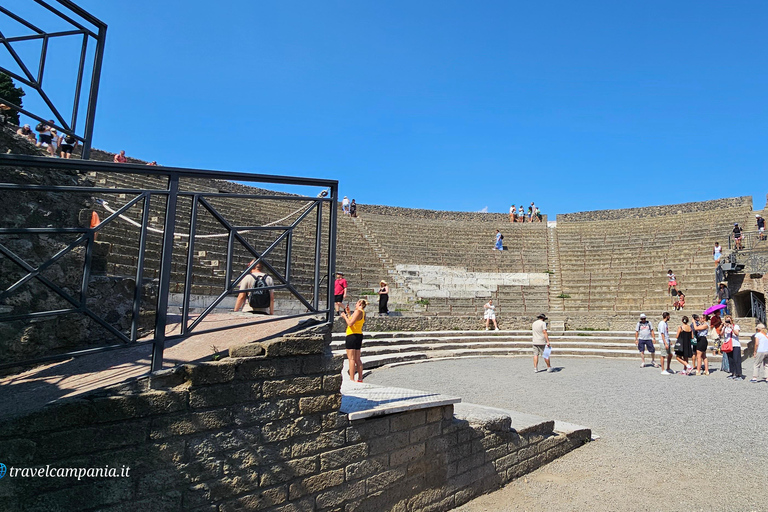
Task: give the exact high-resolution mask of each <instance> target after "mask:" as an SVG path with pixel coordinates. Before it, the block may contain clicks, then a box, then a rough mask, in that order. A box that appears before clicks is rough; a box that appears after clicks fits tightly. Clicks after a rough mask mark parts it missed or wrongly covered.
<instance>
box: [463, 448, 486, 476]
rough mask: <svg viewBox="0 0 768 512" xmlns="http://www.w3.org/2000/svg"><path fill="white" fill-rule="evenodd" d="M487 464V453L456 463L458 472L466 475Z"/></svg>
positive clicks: (477, 454)
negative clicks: (467, 472) (466, 472)
mask: <svg viewBox="0 0 768 512" xmlns="http://www.w3.org/2000/svg"><path fill="white" fill-rule="evenodd" d="M483 464H485V453H475V454H474V455H471V456H469V457H465V458H463V459H459V460H458V461H456V472H457V473H464V472H465V471H470V470H473V469H475V468H477V467H480V466H482V465H483Z"/></svg>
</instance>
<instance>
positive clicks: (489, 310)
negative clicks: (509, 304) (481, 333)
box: [483, 299, 499, 331]
mask: <svg viewBox="0 0 768 512" xmlns="http://www.w3.org/2000/svg"><path fill="white" fill-rule="evenodd" d="M483 308H484V310H485V311H484V313H483V318H484V319H485V330H486V331H487V330H488V328H489V327H490V325H491V322H493V326H494V327H495V329H494V330H496V331H498V330H499V324H497V323H496V306H494V305H493V299H490V300H489V301H488V302H486V303H485V306H483Z"/></svg>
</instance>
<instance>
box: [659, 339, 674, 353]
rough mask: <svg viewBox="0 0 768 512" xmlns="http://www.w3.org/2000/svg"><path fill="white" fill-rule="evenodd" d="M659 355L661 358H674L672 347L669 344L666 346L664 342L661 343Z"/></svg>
mask: <svg viewBox="0 0 768 512" xmlns="http://www.w3.org/2000/svg"><path fill="white" fill-rule="evenodd" d="M659 355H661V357H668V356H669V357H672V345H671V344H669V342H667V346H666V347H665V346H664V342H661V341H660V342H659Z"/></svg>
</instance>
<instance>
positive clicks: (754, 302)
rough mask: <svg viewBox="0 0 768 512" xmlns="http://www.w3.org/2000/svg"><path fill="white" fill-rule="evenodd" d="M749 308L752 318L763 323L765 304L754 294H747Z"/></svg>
mask: <svg viewBox="0 0 768 512" xmlns="http://www.w3.org/2000/svg"><path fill="white" fill-rule="evenodd" d="M749 300H750V307H751V310H752V316H753V317H754V318H757V319H758V320H760V322H761V323H763V324H764V323H765V303H764V302H763V301H762V300H760V297H758V296H757V295H755V293H754V292H749Z"/></svg>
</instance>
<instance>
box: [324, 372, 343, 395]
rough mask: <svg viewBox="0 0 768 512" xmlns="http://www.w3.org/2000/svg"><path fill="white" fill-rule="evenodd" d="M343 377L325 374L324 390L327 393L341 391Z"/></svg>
mask: <svg viewBox="0 0 768 512" xmlns="http://www.w3.org/2000/svg"><path fill="white" fill-rule="evenodd" d="M342 381H343V377H342V376H341V375H325V376H323V391H325V392H326V393H340V392H341V383H342Z"/></svg>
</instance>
